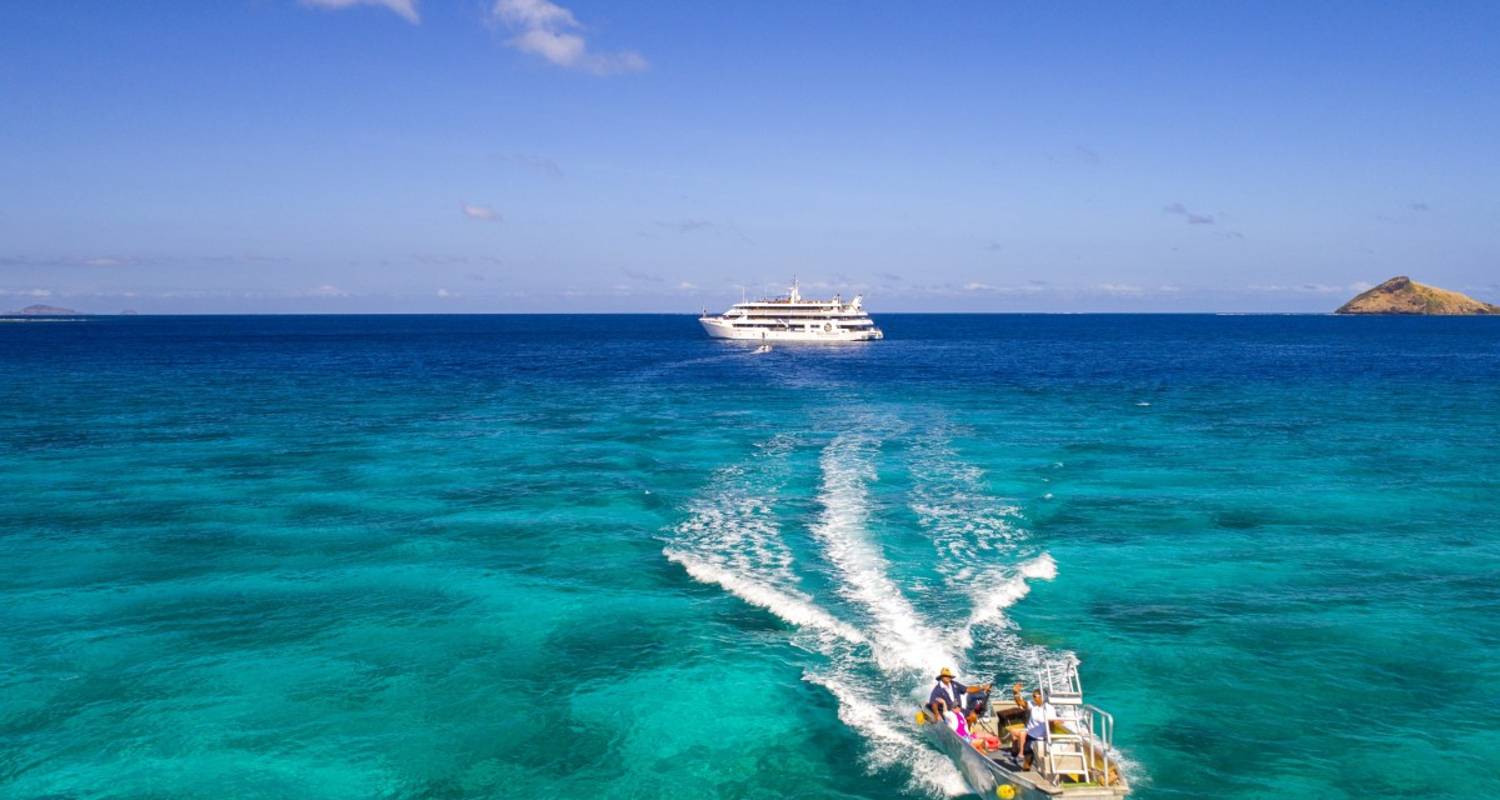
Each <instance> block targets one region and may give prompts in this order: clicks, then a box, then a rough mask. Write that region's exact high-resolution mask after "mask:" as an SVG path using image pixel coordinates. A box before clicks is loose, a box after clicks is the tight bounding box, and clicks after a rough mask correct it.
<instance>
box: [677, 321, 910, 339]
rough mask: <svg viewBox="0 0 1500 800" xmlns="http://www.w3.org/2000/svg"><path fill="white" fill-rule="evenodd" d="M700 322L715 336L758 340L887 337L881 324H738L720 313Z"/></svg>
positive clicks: (716, 337) (709, 333)
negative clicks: (795, 326)
mask: <svg viewBox="0 0 1500 800" xmlns="http://www.w3.org/2000/svg"><path fill="white" fill-rule="evenodd" d="M698 323H699V324H700V325H702V326H703V330H704V331H706V332H707V333H708V335H709V336H711V337H713V338H715V339H734V340H739V341H755V342H868V341H873V340H875V339H881V338H884V335H883V334H882V333H881V332H880V330H879V329H877V328H863V329H858V328H840V327H839V326H837V325H833V326H830V328H829V329H827V330H825V329H824V328H822V327H816V328H814V329H812V330H807V329H802V330H796V329H786V330H776V329H769V330H768V329H765V328H760V329H756V328H737V327H735V326H734V325H732V324H730V323H729V322H728V321H727V320H724V319H722V318H720V317H702V318H700V319H699V320H698Z"/></svg>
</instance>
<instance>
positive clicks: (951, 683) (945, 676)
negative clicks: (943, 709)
mask: <svg viewBox="0 0 1500 800" xmlns="http://www.w3.org/2000/svg"><path fill="white" fill-rule="evenodd" d="M989 690H990V685H989V684H988V683H986V684H984V685H983V686H965V685H963V684H962V683H959V682H958V681H956V680H954V679H953V670H951V669H948V668H947V667H943V670H942V671H941V672H939V673H938V676H937V685H936V686H933V687H932V693H931V694H929V695H927V705H928V707H929V708H931V707H933V704H934V703H936V702H937V701H938V700H940V699H941V700H942V701H943V703H944V705H946V706H947V707H948V708H951V709H955V710H959V711H962V710H964V708H965V706H966V705H967V702H966V701H968V700H970V699H971V698H969V695H981V693H983V694H982V697H988V696H989V695H988V692H989ZM972 699H974V700H976V701H977V707H976V708H972V709H970V710H973V711H976V712H977V713H980V714H983V713H984V701H983V699H981V698H980V697H976V698H972Z"/></svg>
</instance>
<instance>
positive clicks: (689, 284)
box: [677, 281, 698, 290]
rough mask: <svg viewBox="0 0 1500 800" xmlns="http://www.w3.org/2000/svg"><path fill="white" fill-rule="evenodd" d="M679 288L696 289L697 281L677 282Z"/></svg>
mask: <svg viewBox="0 0 1500 800" xmlns="http://www.w3.org/2000/svg"><path fill="white" fill-rule="evenodd" d="M677 288H679V289H684V290H686V289H696V288H698V285H697V284H695V283H692V282H691V281H683V282H682V283H679V284H677Z"/></svg>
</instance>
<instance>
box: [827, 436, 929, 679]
mask: <svg viewBox="0 0 1500 800" xmlns="http://www.w3.org/2000/svg"><path fill="white" fill-rule="evenodd" d="M877 444H878V442H876V441H875V440H874V439H873V438H872V437H870V436H868V435H867V434H864V433H845V434H840V435H839V436H837V437H835V438H834V440H833V441H832V442H831V443H830V444H829V445H828V446H827V447H826V448H824V450H823V455H822V457H821V458H820V459H819V465H820V466H821V467H822V470H823V483H822V487H821V490H820V492H819V494H818V501H819V502H820V503H821V504H822V505H823V513H822V514H821V515H820V516H819V517H818V521H817V523H815V524H814V525H813V526H812V534H813V537H814V538H816V539H817V540H818V542H819V543H820V544H822V546H823V555H824V557H825V558H827V559H828V561H829V563H830V564H832V565H833V566H834V568H835V569H836V570H837V571H838V573H839V576H840V579H841V580H840V585H839V592H840V593H841V594H843V595H844V596H845V597H847V598H849V599H850V600H852V601H853V602H855V603H857V604H859V605H860V606H862V607H863V608H865V609H866V610H867V611H868V612H869V613H870V615H871V617H873V619H874V623H875V630H874V631H872V632H871V639H872V640H873V643H874V646H875V657H876V659H877V660H878V661H879V662H880V666H881V669H882V670H883V671H885V672H887V673H893V672H897V671H903V670H904V671H915V672H920V673H924V674H928V675H931V674H935V673H936V672H937V670H939V669H941V668H942V667H954V666H957V664H958V662H957V659H956V658H955V657H954V655H953V654H952V653H950V652H948V650H947V648H946V647H945V646H944V645H943V643H942V642H943V637H942V636H940V635H939V634H938V633H937V632H936V631H934V630H933V629H931V628H929V627H927V626H926V625H924V624H923V623H922V622H921V620H920V618H919V617H918V615H917V612H916V610H915V609H914V608H912V605H911V603H910V602H908V601H907V599H906V597H905V595H903V594H902V593H901V588H900V587H899V586H897V585H896V583H895V582H894V581H892V580H891V578H890V568H889V565H888V564H887V562H886V560H885V557H884V556H883V555H882V554H881V552H880V549H879V548H878V547H876V546H875V545H874V544H873V543H872V542H871V541H870V539H869V536H868V535H867V532H866V530H865V523H866V521H867V519H868V516H869V488H868V485H867V484H868V482H869V481H872V480H874V479H875V468H874V450H875V447H876V445H877Z"/></svg>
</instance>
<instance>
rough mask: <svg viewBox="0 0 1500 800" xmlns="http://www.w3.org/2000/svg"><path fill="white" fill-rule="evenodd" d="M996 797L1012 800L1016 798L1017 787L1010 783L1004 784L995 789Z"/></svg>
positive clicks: (1001, 799) (1002, 799)
mask: <svg viewBox="0 0 1500 800" xmlns="http://www.w3.org/2000/svg"><path fill="white" fill-rule="evenodd" d="M995 796H996V797H998V798H1000V800H1011V798H1012V797H1015V796H1016V787H1014V786H1011V785H1010V784H1008V783H1002V784H1000V786H999V787H998V788H996V789H995Z"/></svg>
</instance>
